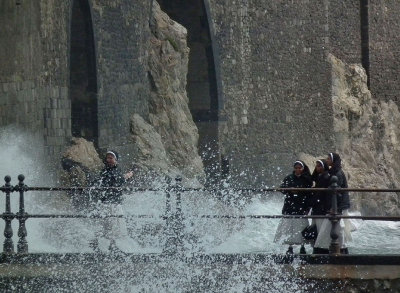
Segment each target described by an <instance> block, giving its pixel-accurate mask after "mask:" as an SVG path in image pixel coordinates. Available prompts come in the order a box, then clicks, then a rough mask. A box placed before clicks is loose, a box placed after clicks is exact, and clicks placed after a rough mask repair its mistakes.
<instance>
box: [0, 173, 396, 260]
mask: <svg viewBox="0 0 400 293" xmlns="http://www.w3.org/2000/svg"><path fill="white" fill-rule="evenodd" d="M24 179H25V176H24V175H19V176H18V181H19V182H18V184H17V185H15V186H13V185H11V177H10V176H5V177H4V180H5V184H4V185H3V186H2V187H0V191H2V192H3V193H5V212H4V213H2V214H0V217H1V218H3V219H4V221H5V228H4V237H5V240H4V244H3V253H6V254H13V253H15V250H14V243H13V239H12V237H13V229H12V226H11V222H12V221H13V220H14V219H17V220H18V221H19V227H18V237H19V240H18V244H17V253H18V254H27V253H28V242H27V239H26V237H27V235H28V233H27V229H26V225H25V222H26V220H27V219H29V218H90V219H95V218H110V217H119V218H121V217H124V218H141V219H144V218H161V219H163V220H165V225H166V229H165V231H166V237H167V240H166V243H165V245H164V249H163V253H165V254H178V253H180V252H182V251H183V249H184V248H183V247H184V244H183V238H184V219H185V218H206V219H211V218H212V219H277V218H293V219H294V218H306V219H321V218H323V219H324V218H328V219H329V220H330V221H331V223H332V230H331V233H330V236H331V244H330V247H329V253H330V254H334V255H339V254H340V244H339V233H340V231H339V228H340V227H339V222H340V220H341V219H362V220H379V221H400V217H396V216H344V215H341V214H340V213H339V212H338V207H337V194H338V193H339V192H340V191H356V192H400V189H381V188H380V189H377V188H375V189H374V188H338V186H337V178H336V176H333V177H332V180H331V185H330V187H329V188H261V189H228V190H229V191H234V192H235V191H236V192H237V191H241V192H243V191H245V192H256V193H266V192H287V191H292V192H295V191H303V192H304V191H309V192H313V191H324V192H327V193H329V194H330V195H331V196H332V197H331V198H332V210H331V212H330V214H328V215H189V216H185V215H184V214H183V211H182V203H181V202H182V194H183V193H185V192H193V191H207V192H221V191H222V190H221V189H208V188H183V187H182V185H181V180H180V179H179V178H176V180H175V183H174V184H169V185H168V187H167V188H166V189H152V188H138V187H135V188H123V187H98V188H95V187H28V186H27V185H25V183H24ZM88 190H101V191H111V190H122V191H131V192H144V191H163V192H165V196H166V204H165V213H164V215H161V216H153V215H130V216H123V215H106V216H104V215H98V214H83V215H82V214H28V213H27V212H25V201H24V194H25V192H27V191H51V192H55V191H68V192H77V191H82V192H83V191H88ZM228 190H226V191H228ZM13 192H18V193H19V211H18V212H17V213H13V212H12V211H11V194H12V193H13ZM173 198H174V200H175V209H174V210H173V209H172V204H171V202H172V199H173Z"/></svg>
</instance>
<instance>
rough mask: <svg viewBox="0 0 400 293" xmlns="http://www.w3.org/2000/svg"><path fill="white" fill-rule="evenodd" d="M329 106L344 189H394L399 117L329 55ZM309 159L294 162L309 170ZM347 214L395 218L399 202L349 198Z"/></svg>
mask: <svg viewBox="0 0 400 293" xmlns="http://www.w3.org/2000/svg"><path fill="white" fill-rule="evenodd" d="M328 60H329V62H330V63H331V64H332V101H333V110H334V135H335V143H334V146H333V147H332V150H331V151H336V152H338V153H339V154H340V155H341V157H342V159H343V170H344V171H345V173H346V175H347V178H348V184H349V187H352V188H361V187H363V188H365V187H370V188H394V187H396V186H398V182H399V181H400V167H399V166H398V164H397V162H398V161H399V159H400V147H399V139H400V129H399V128H398V125H400V112H399V109H398V107H397V105H396V104H395V103H394V102H393V101H389V102H385V101H377V100H376V99H374V98H373V97H372V96H371V93H370V91H369V90H368V87H367V76H366V74H365V70H364V69H363V68H362V67H361V66H359V65H357V64H351V65H349V64H346V63H344V62H342V61H341V60H339V59H337V58H336V57H334V56H333V55H329V56H328ZM325 157H327V154H322V155H321V156H318V157H314V156H311V155H309V154H304V153H302V154H300V158H302V159H303V160H305V161H306V163H308V164H310V167H311V168H313V167H314V166H315V160H316V159H318V158H325ZM351 198H352V202H353V209H356V210H359V211H361V212H362V214H365V215H393V216H394V215H399V214H400V202H399V199H398V196H397V195H396V194H394V193H352V196H351Z"/></svg>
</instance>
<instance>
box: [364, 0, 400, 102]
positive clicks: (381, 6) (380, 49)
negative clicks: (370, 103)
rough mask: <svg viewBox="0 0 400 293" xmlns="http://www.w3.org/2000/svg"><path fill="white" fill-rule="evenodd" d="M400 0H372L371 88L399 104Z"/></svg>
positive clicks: (370, 13)
mask: <svg viewBox="0 0 400 293" xmlns="http://www.w3.org/2000/svg"><path fill="white" fill-rule="evenodd" d="M399 10H400V2H398V1H384V0H375V1H369V27H370V32H369V48H370V49H369V51H370V52H369V53H370V54H369V55H370V84H371V86H370V88H371V92H372V94H373V95H374V96H375V97H376V98H378V99H380V100H384V101H389V100H393V101H396V104H397V105H400V100H399V92H400V82H399V77H398V76H399V68H400V36H399V33H398V32H399V30H400V22H399Z"/></svg>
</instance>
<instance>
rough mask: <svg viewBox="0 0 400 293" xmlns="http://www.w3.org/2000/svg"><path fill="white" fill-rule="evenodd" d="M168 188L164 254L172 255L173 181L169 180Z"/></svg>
mask: <svg viewBox="0 0 400 293" xmlns="http://www.w3.org/2000/svg"><path fill="white" fill-rule="evenodd" d="M167 184H168V185H167V188H166V194H165V243H164V248H163V253H165V254H172V253H174V251H173V242H174V239H173V217H172V212H171V188H172V186H171V180H170V178H167Z"/></svg>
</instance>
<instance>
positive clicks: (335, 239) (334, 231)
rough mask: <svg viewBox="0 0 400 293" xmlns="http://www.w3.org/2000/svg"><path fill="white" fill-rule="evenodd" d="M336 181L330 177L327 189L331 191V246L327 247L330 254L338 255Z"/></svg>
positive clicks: (338, 218) (333, 177)
mask: <svg viewBox="0 0 400 293" xmlns="http://www.w3.org/2000/svg"><path fill="white" fill-rule="evenodd" d="M337 181H338V178H337V177H336V176H332V178H331V185H330V186H329V188H330V189H331V191H330V192H331V198H332V211H331V218H330V221H331V224H332V229H331V244H330V246H329V253H330V254H340V244H339V233H340V231H339V221H340V217H338V208H337V190H336V189H337V187H338V185H337Z"/></svg>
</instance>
